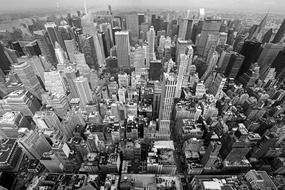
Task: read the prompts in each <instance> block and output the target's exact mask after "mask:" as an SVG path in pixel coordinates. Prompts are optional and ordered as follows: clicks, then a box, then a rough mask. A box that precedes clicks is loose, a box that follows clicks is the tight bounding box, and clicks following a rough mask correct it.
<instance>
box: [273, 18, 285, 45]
mask: <svg viewBox="0 0 285 190" xmlns="http://www.w3.org/2000/svg"><path fill="white" fill-rule="evenodd" d="M284 34H285V19H284V20H283V22H282V24H281V26H280V28H279V30H278V32H277V33H276V35H275V37H274V39H273V40H272V43H278V42H280V41H281V39H282V38H283V36H284Z"/></svg>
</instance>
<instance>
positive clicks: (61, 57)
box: [54, 42, 67, 65]
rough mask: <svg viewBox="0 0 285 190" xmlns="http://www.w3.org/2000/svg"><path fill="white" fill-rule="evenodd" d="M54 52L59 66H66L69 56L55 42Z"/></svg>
mask: <svg viewBox="0 0 285 190" xmlns="http://www.w3.org/2000/svg"><path fill="white" fill-rule="evenodd" d="M54 51H55V55H56V59H57V62H58V64H61V65H65V64H66V63H67V54H66V52H65V51H64V50H63V49H62V48H61V47H60V45H59V43H57V42H55V48H54Z"/></svg>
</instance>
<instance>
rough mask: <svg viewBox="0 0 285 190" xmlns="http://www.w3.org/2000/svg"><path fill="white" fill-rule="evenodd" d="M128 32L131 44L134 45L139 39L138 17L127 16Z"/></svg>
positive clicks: (133, 15) (134, 15)
mask: <svg viewBox="0 0 285 190" xmlns="http://www.w3.org/2000/svg"><path fill="white" fill-rule="evenodd" d="M126 24H127V30H128V31H129V33H130V36H131V42H132V43H134V42H136V41H137V40H138V38H139V19H138V15H136V14H132V15H126Z"/></svg>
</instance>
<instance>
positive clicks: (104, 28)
mask: <svg viewBox="0 0 285 190" xmlns="http://www.w3.org/2000/svg"><path fill="white" fill-rule="evenodd" d="M100 31H101V32H103V33H104V41H105V45H106V46H105V48H106V53H107V54H105V55H106V56H109V55H110V49H111V48H112V47H113V45H114V39H113V35H112V27H111V24H109V23H102V24H100Z"/></svg>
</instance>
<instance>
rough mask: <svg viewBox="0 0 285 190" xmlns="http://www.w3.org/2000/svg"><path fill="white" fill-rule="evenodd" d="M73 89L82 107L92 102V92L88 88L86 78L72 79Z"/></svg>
mask: <svg viewBox="0 0 285 190" xmlns="http://www.w3.org/2000/svg"><path fill="white" fill-rule="evenodd" d="M74 83H75V87H76V89H77V92H78V95H79V98H80V103H81V105H82V106H86V104H88V103H90V102H92V100H93V98H92V91H91V89H90V87H89V84H88V80H87V78H84V77H82V76H81V77H78V78H76V79H74Z"/></svg>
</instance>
